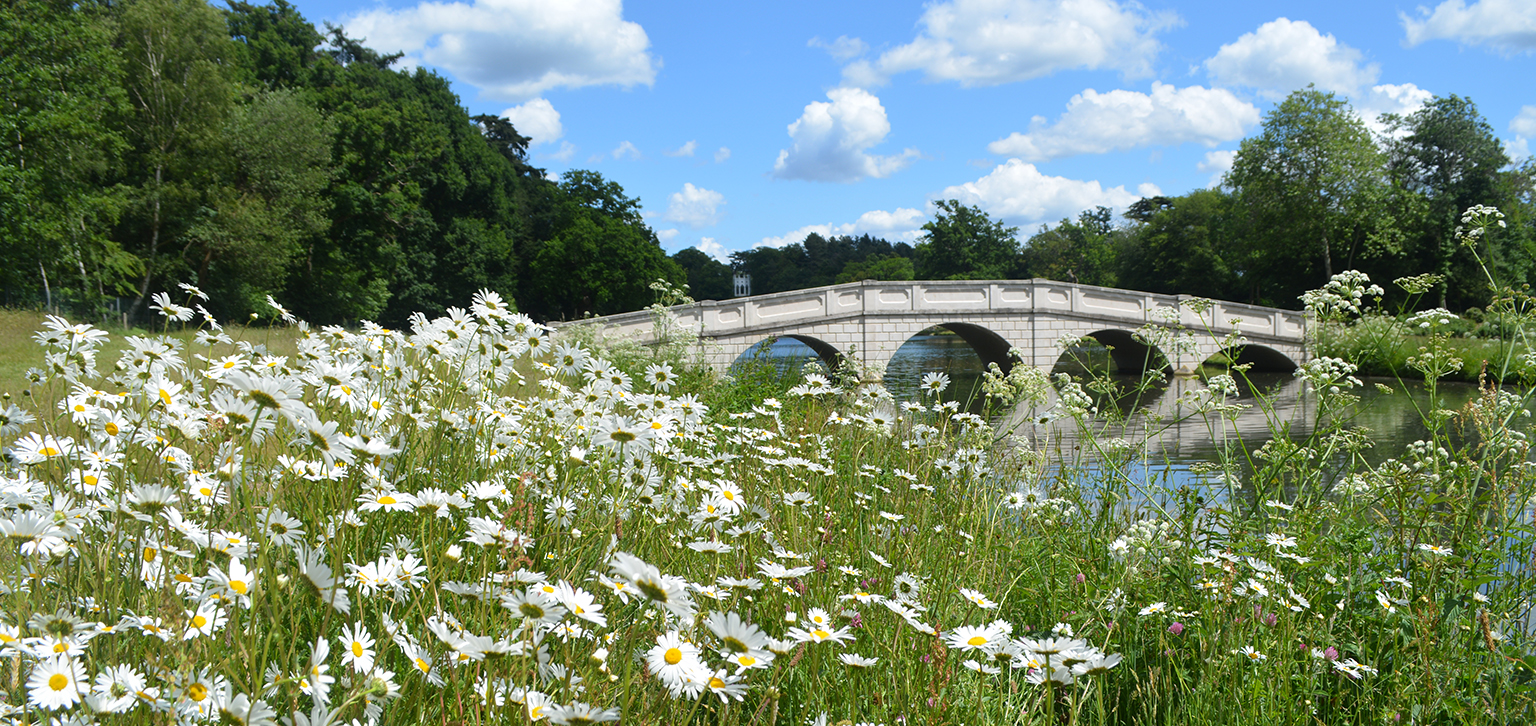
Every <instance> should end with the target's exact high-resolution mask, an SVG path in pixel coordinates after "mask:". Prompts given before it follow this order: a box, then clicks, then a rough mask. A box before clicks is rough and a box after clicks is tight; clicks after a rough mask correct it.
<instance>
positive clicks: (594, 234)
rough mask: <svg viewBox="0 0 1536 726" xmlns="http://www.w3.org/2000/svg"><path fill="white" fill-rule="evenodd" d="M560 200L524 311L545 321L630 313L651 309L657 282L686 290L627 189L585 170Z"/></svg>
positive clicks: (539, 249) (569, 179) (572, 176)
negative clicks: (654, 286) (648, 307)
mask: <svg viewBox="0 0 1536 726" xmlns="http://www.w3.org/2000/svg"><path fill="white" fill-rule="evenodd" d="M558 192H559V195H560V196H559V197H558V198H557V201H556V203H557V207H556V208H555V209H554V210H553V211H554V219H553V220H552V221H553V223H552V225H551V228H550V229H549V235H548V236H547V237H545V236H544V235H542V234H540V235H538V239H539V240H540V241H539V242H537V243H536V248H535V249H534V250H533V251H532V253H531V254H530V255H529V265H530V268H531V269H532V270H533V271H534V273H533V274H530V275H529V279H528V281H527V283H526V284H524V285H521V286H519V288H518V290H519V297H518V305H519V306H520V307H521V308H522V310H524V311H525V312H527V313H528V314H529V315H533V316H535V317H537V318H539V319H543V320H559V319H564V320H572V319H576V318H580V317H582V316H583V315H586V314H592V315H609V314H612V313H621V312H628V311H631V310H639V309H640V308H643V307H645V306H646V305H648V304H650V302H651V300H652V297H653V295H652V292H651V290H650V285H651V283H652V282H654V281H656V280H657V279H665V280H667V281H668V282H671V283H673V284H678V283H682V282H684V275H683V271H682V270H681V269H680V268H679V267H678V266H677V264H676V263H675V262H673V261H672V260H671V259H670V258H668V257H667V254H666V253H665V252H663V251H662V249H661V242H660V241H659V240H657V239H656V234H655V232H653V231H651V228H650V227H648V226H646V224H645V221H644V219H643V218H642V217H641V215H640V200H639V199H634V198H631V197H628V196H625V194H624V188H623V187H621V186H619V185H618V184H617V183H616V182H611V181H608V180H607V179H604V178H603V176H602V175H601V174H599V173H597V172H595V171H584V170H579V169H578V170H573V171H569V172H566V173H565V174H564V175H562V177H561V181H560V186H559V189H558Z"/></svg>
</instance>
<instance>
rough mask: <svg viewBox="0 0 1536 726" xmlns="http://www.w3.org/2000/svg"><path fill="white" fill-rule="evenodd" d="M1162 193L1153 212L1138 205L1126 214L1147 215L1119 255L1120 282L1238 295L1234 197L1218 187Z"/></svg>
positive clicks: (1158, 288)
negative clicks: (1231, 222)
mask: <svg viewBox="0 0 1536 726" xmlns="http://www.w3.org/2000/svg"><path fill="white" fill-rule="evenodd" d="M1158 199H1159V200H1161V201H1159V202H1158V203H1157V205H1156V208H1155V211H1150V213H1149V214H1146V215H1142V213H1141V211H1140V210H1137V209H1136V205H1132V212H1128V213H1127V214H1126V216H1127V217H1131V214H1132V213H1136V214H1138V215H1140V216H1142V217H1143V218H1142V219H1141V222H1142V223H1141V224H1140V225H1138V226H1137V227H1135V228H1134V229H1133V230H1131V243H1130V244H1129V245H1128V246H1127V247H1126V249H1125V251H1124V254H1122V255H1121V256H1120V258H1119V260H1118V262H1119V276H1120V285H1121V286H1122V287H1127V288H1130V289H1132V290H1145V291H1147V292H1159V293H1165V294H1188V295H1199V296H1201V297H1208V298H1216V299H1231V298H1232V297H1235V296H1238V295H1240V293H1241V292H1242V289H1243V288H1242V282H1241V280H1239V279H1238V277H1237V273H1236V271H1235V270H1234V269H1233V267H1232V262H1231V260H1229V259H1228V256H1227V255H1228V252H1229V250H1230V249H1231V244H1230V239H1229V237H1228V233H1227V230H1226V225H1227V217H1228V216H1229V215H1230V207H1231V203H1232V199H1231V197H1230V196H1228V195H1227V194H1225V193H1224V192H1222V191H1221V190H1218V189H1200V190H1196V191H1193V192H1190V193H1189V194H1186V195H1184V196H1182V197H1175V198H1171V199H1170V198H1168V197H1159V198H1158ZM1142 201H1146V200H1142ZM1133 218H1134V217H1133Z"/></svg>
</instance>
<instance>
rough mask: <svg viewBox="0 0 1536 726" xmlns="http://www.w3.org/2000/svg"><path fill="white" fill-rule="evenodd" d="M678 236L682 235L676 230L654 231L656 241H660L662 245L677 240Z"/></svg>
mask: <svg viewBox="0 0 1536 726" xmlns="http://www.w3.org/2000/svg"><path fill="white" fill-rule="evenodd" d="M680 234H682V232H679V231H677V230H676V229H658V230H656V239H659V240H661V243H662V244H667V243H669V242H671V241H672V240H674V239H677V236H678V235H680Z"/></svg>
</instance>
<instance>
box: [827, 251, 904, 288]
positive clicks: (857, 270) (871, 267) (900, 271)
mask: <svg viewBox="0 0 1536 726" xmlns="http://www.w3.org/2000/svg"><path fill="white" fill-rule="evenodd" d="M912 279H916V273H915V272H914V271H913V267H912V260H911V258H908V257H901V256H898V255H879V254H876V255H870V256H869V257H866V258H864V259H862V260H857V261H854V262H849V263H848V264H847V266H845V267H843V271H842V272H839V273H837V279H836V280H835V282H837V283H844V282H858V281H860V280H883V281H900V280H912Z"/></svg>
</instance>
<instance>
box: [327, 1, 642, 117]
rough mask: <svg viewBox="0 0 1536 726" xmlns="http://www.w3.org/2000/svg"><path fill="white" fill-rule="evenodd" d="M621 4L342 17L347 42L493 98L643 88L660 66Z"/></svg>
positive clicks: (491, 6) (504, 4)
mask: <svg viewBox="0 0 1536 726" xmlns="http://www.w3.org/2000/svg"><path fill="white" fill-rule="evenodd" d="M623 10H624V8H623V3H622V2H621V0H567V1H566V2H555V3H552V2H545V1H544V0H469V1H468V2H421V3H418V4H416V5H414V6H411V7H405V8H400V9H394V8H388V7H378V8H375V9H373V10H368V11H365V12H362V13H358V14H356V15H352V16H349V17H347V18H344V20H343V25H344V26H345V27H346V29H347V33H348V34H349V35H351V36H352V37H356V38H366V39H367V41H368V45H369V46H370V47H373V48H377V49H379V50H380V51H382V52H386V53H392V52H395V51H402V52H404V53H405V54H406V58H405V60H406V61H407V62H408V63H414V64H422V65H431V66H436V67H438V68H442V69H444V70H447V71H448V72H450V73H452V74H453V75H454V76H455V77H456V78H458V79H460V80H463V81H464V82H466V83H469V84H470V85H472V86H475V87H476V88H478V89H479V90H480V91H481V92H482V93H484V94H486V95H487V96H490V97H494V98H504V99H509V100H523V99H527V98H532V97H534V96H537V95H539V94H541V93H543V92H545V91H548V90H550V89H552V88H581V87H583V86H594V85H618V86H623V87H626V88H627V87H631V86H635V85H645V86H649V85H651V84H652V83H654V82H655V80H656V71H657V68H658V67H659V66H660V65H661V63H660V61H658V60H656V59H655V58H652V57H651V54H650V45H651V41H650V38H648V37H647V36H646V34H645V29H643V28H641V27H640V25H639V24H637V23H632V22H629V21H627V20H624V17H623Z"/></svg>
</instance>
